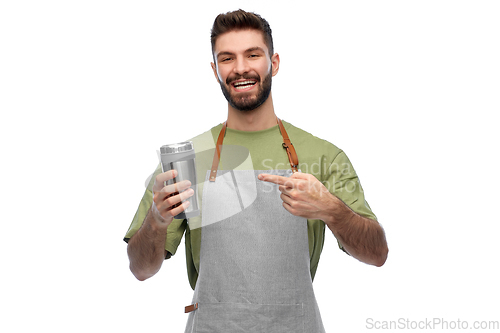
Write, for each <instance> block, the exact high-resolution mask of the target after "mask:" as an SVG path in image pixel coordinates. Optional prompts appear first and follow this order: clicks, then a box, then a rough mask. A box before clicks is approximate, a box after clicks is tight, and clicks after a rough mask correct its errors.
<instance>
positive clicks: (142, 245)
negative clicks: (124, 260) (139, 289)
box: [127, 209, 168, 281]
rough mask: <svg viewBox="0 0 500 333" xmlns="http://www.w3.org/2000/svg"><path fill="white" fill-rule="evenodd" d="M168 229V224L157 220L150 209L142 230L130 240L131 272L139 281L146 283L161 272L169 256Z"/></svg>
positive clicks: (128, 251) (128, 250)
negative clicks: (166, 247) (167, 246)
mask: <svg viewBox="0 0 500 333" xmlns="http://www.w3.org/2000/svg"><path fill="white" fill-rule="evenodd" d="M167 228H168V224H166V223H161V222H160V223H158V221H156V220H155V218H154V217H153V216H152V214H151V209H150V210H149V211H148V214H147V215H146V218H145V219H144V222H143V224H142V226H141V228H140V229H139V230H138V231H137V233H135V235H134V236H132V238H130V240H129V242H128V246H127V254H128V258H129V261H130V271H132V273H133V274H134V276H135V277H136V278H137V279H138V280H140V281H144V280H146V279H148V278H150V277H152V276H153V275H155V274H156V273H158V271H159V270H160V268H161V265H162V263H163V260H164V259H165V258H166V256H167V251H166V250H165V241H166V236H167Z"/></svg>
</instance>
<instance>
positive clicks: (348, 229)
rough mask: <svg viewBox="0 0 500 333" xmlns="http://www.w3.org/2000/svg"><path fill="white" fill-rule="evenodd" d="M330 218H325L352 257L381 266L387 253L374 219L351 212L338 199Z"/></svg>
mask: <svg viewBox="0 0 500 333" xmlns="http://www.w3.org/2000/svg"><path fill="white" fill-rule="evenodd" d="M336 199H337V200H339V201H340V203H339V204H337V205H335V209H334V210H332V212H331V214H330V218H328V219H325V223H326V225H327V226H328V228H329V229H330V230H331V231H332V232H333V234H334V235H335V237H336V238H337V240H338V241H339V242H340V244H342V246H343V248H344V249H345V250H346V251H347V252H348V253H349V254H350V255H351V256H353V257H354V258H356V259H358V260H360V261H362V262H364V263H367V264H370V265H375V266H382V265H383V264H384V263H385V261H386V259H387V253H388V251H389V250H388V247H387V241H386V239H385V233H384V229H383V228H382V226H381V225H380V224H379V223H378V222H377V221H375V220H371V219H368V218H365V217H363V216H361V215H359V214H356V213H355V212H353V211H352V210H351V209H350V208H349V207H348V206H347V205H346V204H344V203H343V202H342V201H341V200H340V199H338V198H336Z"/></svg>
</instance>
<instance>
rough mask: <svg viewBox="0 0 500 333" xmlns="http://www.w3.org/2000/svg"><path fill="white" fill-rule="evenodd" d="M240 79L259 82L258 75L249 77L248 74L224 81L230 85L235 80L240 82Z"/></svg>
mask: <svg viewBox="0 0 500 333" xmlns="http://www.w3.org/2000/svg"><path fill="white" fill-rule="evenodd" d="M241 79H245V80H257V81H260V76H259V75H249V74H243V75H235V76H228V77H227V79H226V84H227V85H230V84H231V82H233V81H236V80H241Z"/></svg>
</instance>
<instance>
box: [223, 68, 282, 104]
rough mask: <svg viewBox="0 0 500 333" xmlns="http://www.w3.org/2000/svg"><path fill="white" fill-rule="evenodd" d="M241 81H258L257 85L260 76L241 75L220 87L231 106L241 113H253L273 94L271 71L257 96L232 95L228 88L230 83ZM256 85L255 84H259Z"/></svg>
mask: <svg viewBox="0 0 500 333" xmlns="http://www.w3.org/2000/svg"><path fill="white" fill-rule="evenodd" d="M239 79H256V80H257V83H258V82H260V76H255V75H252V76H251V75H240V76H238V77H232V78H229V77H228V78H227V79H226V83H225V84H224V83H222V82H220V87H221V89H222V94H223V95H224V97H225V98H226V100H227V102H228V103H229V105H231V106H232V107H233V108H235V109H236V110H239V111H243V112H245V111H252V110H255V109H256V108H258V107H259V106H261V105H262V104H263V103H264V102H265V101H266V100H267V98H268V97H269V94H270V93H271V85H272V75H271V71H269V73H268V74H267V76H266V77H265V78H264V81H263V82H262V85H261V86H260V87H259V90H258V91H257V95H256V96H253V95H251V94H250V93H239V94H238V95H239V96H237V97H236V96H233V95H231V92H230V89H228V88H227V87H228V86H230V83H231V82H232V81H235V80H239ZM257 83H255V84H257Z"/></svg>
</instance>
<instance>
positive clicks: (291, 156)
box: [209, 117, 299, 182]
mask: <svg viewBox="0 0 500 333" xmlns="http://www.w3.org/2000/svg"><path fill="white" fill-rule="evenodd" d="M276 120H277V122H278V127H279V129H280V133H281V136H282V137H283V148H285V149H286V154H287V155H288V161H289V162H290V166H291V168H292V171H293V172H297V171H298V167H299V158H298V157H297V152H295V148H294V147H293V144H292V142H291V141H290V138H289V137H288V133H287V132H286V130H285V126H283V123H282V122H281V119H279V118H278V117H276ZM225 135H226V122H224V124H222V129H221V130H220V133H219V137H218V138H217V144H216V146H215V154H214V160H213V162H212V169H211V170H210V178H209V180H210V181H211V182H214V181H215V178H216V177H217V169H218V168H219V161H220V152H221V148H222V141H223V140H224V136H225Z"/></svg>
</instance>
